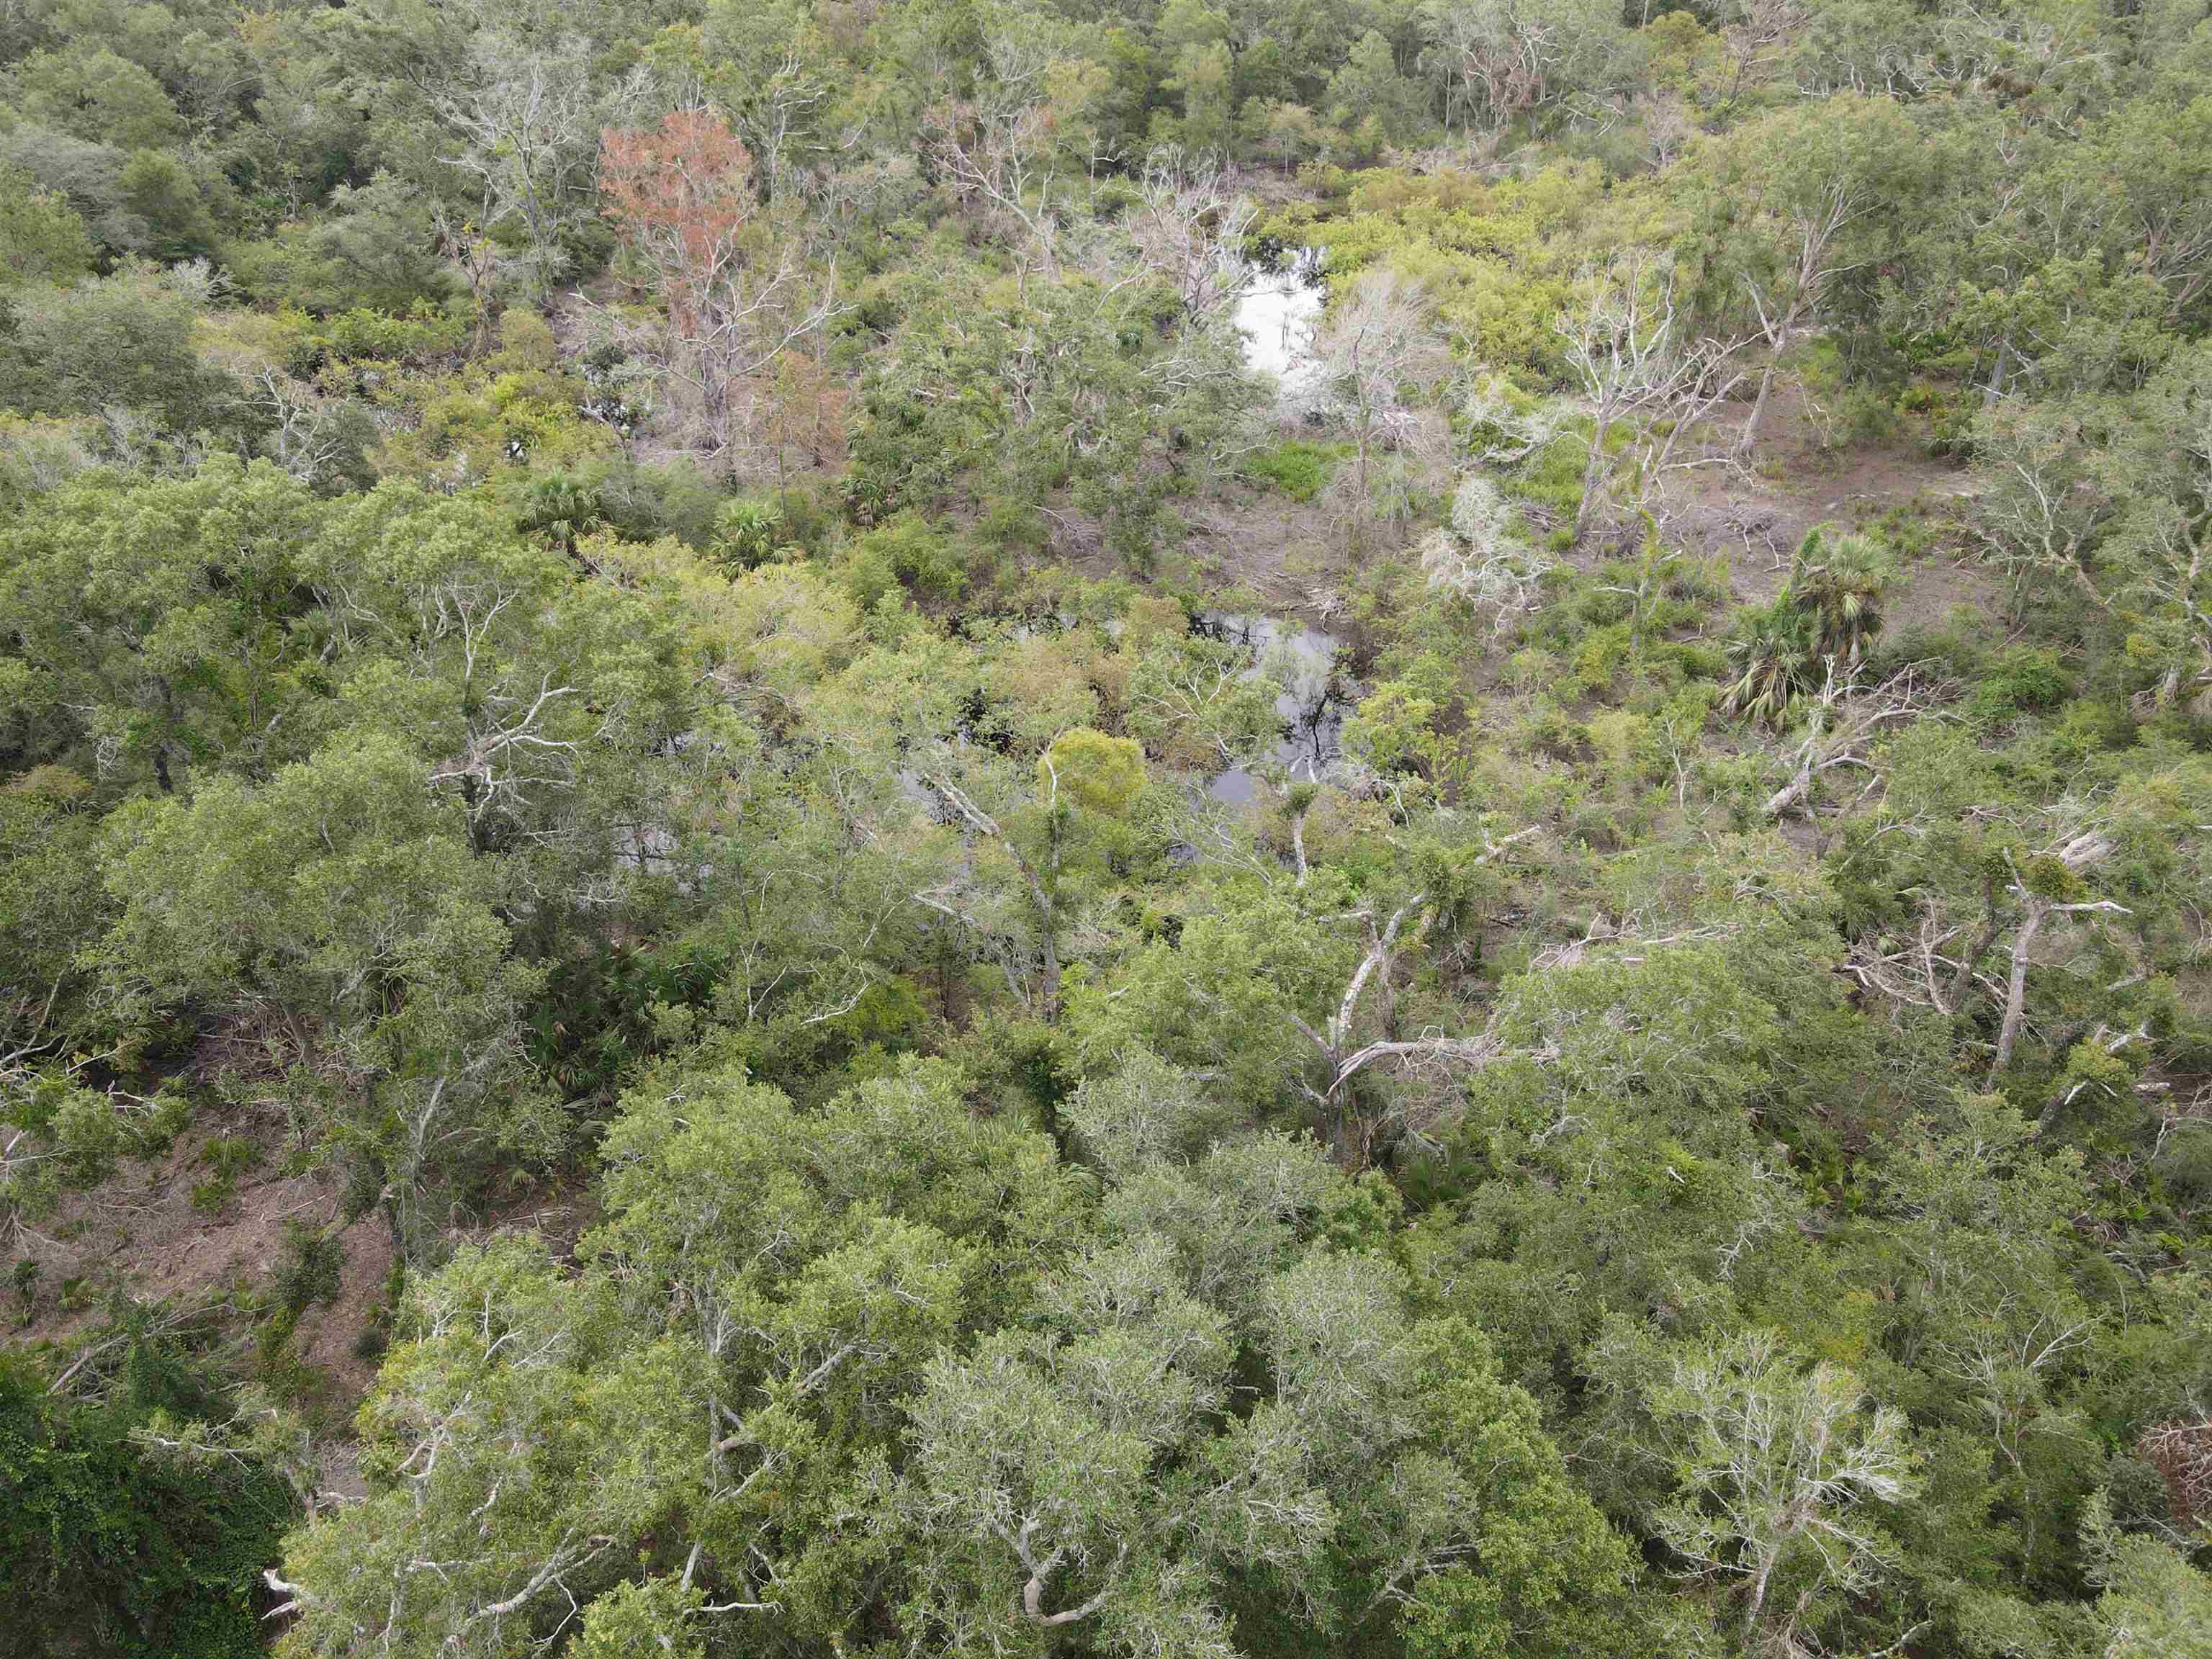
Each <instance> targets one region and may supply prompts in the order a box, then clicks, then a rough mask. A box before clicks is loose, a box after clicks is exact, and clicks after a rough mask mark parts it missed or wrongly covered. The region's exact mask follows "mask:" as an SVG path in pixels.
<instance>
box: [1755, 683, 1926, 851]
mask: <svg viewBox="0 0 2212 1659" xmlns="http://www.w3.org/2000/svg"><path fill="white" fill-rule="evenodd" d="M1947 691H1948V687H1947V686H1946V685H1945V684H1943V683H1942V682H1941V681H1938V680H1936V679H1935V678H1932V677H1930V676H1929V673H1928V671H1927V670H1926V669H1925V668H1924V667H1923V665H1919V664H1917V663H1916V664H1913V665H1911V666H1909V667H1907V668H1905V669H1902V670H1900V671H1899V672H1897V673H1895V674H1893V675H1892V676H1890V678H1887V679H1886V680H1884V681H1883V682H1882V683H1881V684H1879V685H1875V686H1861V685H1860V684H1858V683H1857V678H1856V671H1854V670H1850V669H1846V670H1845V671H1844V674H1843V676H1842V678H1840V679H1839V678H1838V677H1837V673H1836V661H1835V659H1834V658H1832V657H1831V658H1829V659H1828V660H1827V671H1826V678H1824V680H1823V681H1822V684H1821V686H1820V696H1819V697H1818V699H1817V700H1816V701H1815V702H1814V708H1813V718H1812V724H1811V726H1810V727H1809V728H1808V730H1807V732H1806V733H1805V739H1804V741H1803V742H1802V743H1801V744H1798V746H1797V750H1796V753H1795V754H1794V755H1792V756H1791V757H1790V780H1789V781H1788V782H1786V783H1784V785H1783V786H1782V787H1780V788H1779V789H1778V790H1776V791H1775V792H1774V793H1772V794H1771V795H1769V796H1768V797H1767V798H1766V805H1765V809H1764V810H1765V813H1766V816H1767V817H1771V818H1778V817H1781V816H1782V815H1783V814H1784V812H1787V811H1790V810H1791V809H1792V808H1796V807H1804V808H1806V809H1807V810H1808V811H1809V810H1810V805H1809V804H1810V802H1811V799H1812V794H1813V785H1814V781H1816V780H1817V779H1819V778H1820V777H1821V776H1823V775H1826V774H1827V773H1829V772H1833V771H1837V770H1838V769H1842V768H1845V767H1853V768H1857V769H1859V770H1862V771H1864V772H1867V773H1869V774H1872V773H1874V772H1875V762H1874V759H1873V757H1872V748H1871V746H1872V744H1873V742H1874V740H1875V738H1876V737H1878V736H1879V735H1881V732H1882V731H1883V730H1884V729H1885V728H1886V727H1887V726H1892V725H1894V724H1895V723H1896V722H1898V721H1899V720H1916V719H1917V718H1918V717H1919V716H1920V715H1922V714H1926V713H1927V712H1928V711H1929V709H1930V708H1934V707H1935V706H1936V703H1937V702H1940V701H1941V700H1942V697H1943V696H1944V695H1945V694H1946V692H1947Z"/></svg>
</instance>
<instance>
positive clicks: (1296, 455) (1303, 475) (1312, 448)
mask: <svg viewBox="0 0 2212 1659" xmlns="http://www.w3.org/2000/svg"><path fill="white" fill-rule="evenodd" d="M1334 459H1335V458H1334V456H1333V455H1332V454H1331V453H1330V452H1329V451H1328V450H1327V449H1325V448H1323V447H1322V446H1321V445H1319V444H1310V443H1304V442H1300V441H1297V440H1296V439H1292V440H1290V441H1285V442H1283V443H1279V444H1277V445H1276V446H1275V447H1273V448H1272V449H1266V450H1262V451H1261V452H1260V453H1258V454H1257V455H1255V456H1253V457H1252V458H1251V459H1249V460H1248V461H1246V462H1245V465H1246V466H1247V467H1248V468H1249V470H1250V471H1251V472H1252V474H1253V475H1254V476H1255V477H1259V478H1262V479H1265V480H1266V481H1267V484H1268V486H1269V487H1270V488H1271V489H1277V490H1279V491H1281V492H1282V494H1284V495H1288V496H1289V497H1290V498H1291V500H1292V501H1311V500H1313V499H1314V497H1315V496H1316V495H1320V494H1321V491H1322V485H1323V484H1325V483H1328V476H1329V472H1330V470H1331V465H1332V463H1333V462H1334Z"/></svg>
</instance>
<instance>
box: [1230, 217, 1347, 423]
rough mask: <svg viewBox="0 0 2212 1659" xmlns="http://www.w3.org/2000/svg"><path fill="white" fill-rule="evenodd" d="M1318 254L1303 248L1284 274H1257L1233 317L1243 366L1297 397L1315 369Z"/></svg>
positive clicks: (1320, 296) (1319, 303) (1319, 297)
mask: <svg viewBox="0 0 2212 1659" xmlns="http://www.w3.org/2000/svg"><path fill="white" fill-rule="evenodd" d="M1324 297H1325V295H1323V293H1322V285H1321V250H1320V249H1318V248H1310V247H1309V248H1301V249H1299V250H1298V252H1297V255H1296V256H1295V257H1294V258H1291V259H1289V260H1288V261H1286V262H1285V264H1284V265H1283V267H1282V269H1280V270H1273V271H1257V272H1255V273H1254V275H1253V277H1252V283H1251V285H1250V286H1249V288H1247V289H1245V290H1244V295H1243V298H1242V299H1240V300H1238V301H1237V309H1236V311H1235V313H1233V315H1234V318H1235V320H1236V324H1237V331H1238V332H1239V333H1241V334H1242V335H1243V337H1244V365H1245V367H1246V368H1252V369H1256V370H1258V371H1259V372H1260V373H1261V374H1271V375H1273V377H1274V378H1275V379H1276V380H1278V381H1279V382H1281V385H1282V391H1283V395H1284V396H1285V397H1286V398H1287V397H1289V396H1290V395H1291V393H1293V392H1296V391H1297V389H1298V388H1299V386H1300V384H1301V382H1302V381H1303V380H1304V378H1305V376H1307V375H1308V374H1310V373H1311V372H1312V369H1313V338H1314V330H1315V327H1316V325H1318V323H1319V322H1320V319H1321V307H1322V300H1323V298H1324Z"/></svg>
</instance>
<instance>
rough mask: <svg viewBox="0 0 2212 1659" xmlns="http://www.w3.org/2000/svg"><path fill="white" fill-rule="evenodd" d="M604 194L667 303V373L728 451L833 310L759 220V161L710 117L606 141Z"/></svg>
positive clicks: (682, 119) (715, 443)
mask: <svg viewBox="0 0 2212 1659" xmlns="http://www.w3.org/2000/svg"><path fill="white" fill-rule="evenodd" d="M600 143H601V147H600V155H599V193H600V197H601V199H602V202H603V204H604V205H605V211H606V214H607V216H608V217H609V218H611V220H612V221H613V222H614V223H615V227H616V230H617V234H618V235H619V236H620V237H621V239H622V243H623V247H624V248H625V249H626V250H628V251H629V253H630V254H631V256H632V257H633V258H635V260H636V261H637V262H638V263H639V264H641V266H642V267H643V270H644V274H645V280H646V281H647V282H648V283H650V284H651V285H652V287H653V289H654V290H655V291H656V292H657V293H658V294H659V296H660V299H661V301H662V303H663V304H665V306H666V307H667V308H668V325H669V334H670V349H669V352H668V356H667V366H668V368H669V370H670V372H671V374H673V375H674V376H675V378H676V379H677V380H679V381H681V382H683V383H684V384H685V385H687V386H690V388H691V389H692V391H693V392H695V393H696V399H697V404H698V411H699V416H700V419H701V422H702V426H703V428H704V430H703V436H704V438H705V440H706V442H707V447H708V449H709V450H710V452H711V453H714V454H715V455H718V456H720V455H723V454H725V453H727V452H728V451H729V449H730V448H731V446H732V441H733V440H734V439H735V437H736V436H737V434H736V433H735V432H733V430H732V425H733V421H732V410H733V409H734V408H735V407H737V406H738V404H740V402H741V401H743V400H742V399H740V398H739V397H738V392H739V390H740V389H741V388H742V386H744V383H745V382H746V381H748V380H751V379H752V378H753V377H754V376H756V375H757V374H762V373H763V371H765V370H766V369H767V368H769V366H770V365H772V364H773V363H775V361H776V360H777V359H778V358H779V357H781V356H782V355H783V354H784V352H785V350H786V349H787V348H789V347H790V346H791V345H792V344H793V343H794V342H796V341H799V340H800V339H802V338H804V337H805V336H806V335H808V334H809V333H811V332H812V331H814V330H815V329H817V328H818V327H819V326H820V325H822V323H823V321H824V320H825V319H827V318H828V317H829V315H830V314H832V312H833V311H834V309H835V307H833V306H832V305H831V304H830V302H829V301H828V300H827V299H826V298H820V297H811V296H810V295H809V294H808V292H807V289H808V286H809V285H808V284H806V283H804V282H803V281H802V280H801V273H800V270H799V267H798V265H797V264H795V262H794V261H793V258H792V255H791V253H790V252H789V250H788V249H787V248H781V247H775V246H772V240H773V239H770V238H769V237H767V236H765V235H764V234H763V232H762V231H761V230H760V229H759V228H757V227H755V226H754V224H753V222H752V219H753V213H754V210H755V208H756V207H757V205H758V201H759V197H758V194H757V191H756V190H755V188H754V179H753V163H752V156H751V155H750V152H749V151H747V149H745V147H744V144H743V143H740V142H739V141H738V137H737V135H736V134H735V133H733V132H732V131H730V128H729V125H728V124H727V123H726V122H725V121H724V120H723V119H722V118H721V117H720V115H718V114H716V113H715V112H713V111H712V110H708V109H689V110H674V111H671V112H670V113H668V114H667V115H665V116H664V117H663V118H661V122H660V125H659V126H658V127H654V128H651V129H647V130H644V131H633V132H624V131H617V130H615V129H612V128H609V129H608V130H606V131H605V132H604V133H602V135H601V141H600Z"/></svg>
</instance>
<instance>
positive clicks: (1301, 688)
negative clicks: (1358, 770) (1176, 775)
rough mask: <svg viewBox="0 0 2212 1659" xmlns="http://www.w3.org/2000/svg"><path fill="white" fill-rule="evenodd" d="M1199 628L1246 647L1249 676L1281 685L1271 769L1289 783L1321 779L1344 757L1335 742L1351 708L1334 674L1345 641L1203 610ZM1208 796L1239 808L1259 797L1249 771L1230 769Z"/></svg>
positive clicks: (1215, 779)
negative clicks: (1278, 730)
mask: <svg viewBox="0 0 2212 1659" xmlns="http://www.w3.org/2000/svg"><path fill="white" fill-rule="evenodd" d="M1199 624H1200V628H1201V629H1203V630H1204V631H1205V632H1206V633H1207V634H1209V635H1212V637H1214V638H1216V639H1223V640H1227V641H1230V642H1231V644H1234V645H1243V646H1248V647H1250V648H1251V651H1252V665H1251V667H1250V668H1249V669H1247V670H1246V671H1245V673H1246V676H1247V678H1257V677H1259V676H1261V675H1266V676H1267V678H1271V679H1274V680H1276V681H1277V682H1278V683H1279V685H1280V687H1281V690H1280V692H1279V695H1278V696H1276V698H1275V713H1276V714H1277V715H1278V716H1279V717H1280V719H1281V720H1282V722H1283V730H1282V737H1281V738H1280V739H1279V741H1278V742H1277V743H1276V744H1275V750H1274V754H1273V757H1272V758H1273V761H1274V763H1275V764H1277V765H1278V766H1280V767H1281V768H1282V769H1283V770H1285V772H1287V773H1289V774H1290V775H1291V776H1292V777H1294V778H1296V777H1306V778H1317V777H1319V776H1321V775H1322V773H1323V772H1325V771H1327V770H1328V768H1329V766H1330V765H1331V764H1332V763H1334V762H1335V760H1336V759H1337V757H1338V756H1339V755H1340V754H1341V753H1342V750H1341V748H1340V741H1339V740H1340V738H1342V736H1343V733H1344V722H1345V720H1346V717H1347V716H1348V715H1349V714H1351V713H1352V705H1353V702H1355V699H1354V697H1353V696H1352V688H1351V686H1350V685H1349V684H1347V683H1346V680H1345V678H1344V676H1343V674H1342V673H1341V672H1340V665H1339V661H1338V659H1339V657H1340V653H1342V651H1343V648H1344V641H1341V640H1340V639H1338V638H1337V637H1336V635H1334V634H1328V633H1324V632H1323V631H1322V629H1318V628H1307V627H1303V626H1295V627H1294V626H1290V625H1286V624H1285V623H1281V622H1279V621H1277V620H1276V619H1275V618H1274V617H1243V616H1237V615H1235V614H1232V613H1230V612H1226V611H1207V612H1206V613H1205V615H1203V616H1202V617H1200V618H1199ZM1206 793H1207V794H1209V795H1211V796H1212V798H1213V799H1215V800H1218V801H1221V802H1223V803H1225V805H1232V806H1233V805H1242V804H1243V802H1246V801H1249V800H1251V799H1254V798H1255V796H1256V795H1258V793H1260V779H1259V776H1258V775H1257V774H1256V773H1255V772H1254V771H1253V770H1252V769H1250V768H1249V767H1242V766H1238V767H1231V769H1228V770H1227V771H1225V772H1217V773H1216V774H1214V775H1213V776H1212V778H1211V779H1209V780H1208V781H1207V783H1206Z"/></svg>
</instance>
